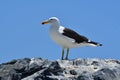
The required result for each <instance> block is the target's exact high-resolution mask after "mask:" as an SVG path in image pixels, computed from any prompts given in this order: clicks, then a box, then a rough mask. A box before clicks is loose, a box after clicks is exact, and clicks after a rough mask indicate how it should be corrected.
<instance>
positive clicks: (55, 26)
mask: <svg viewBox="0 0 120 80" xmlns="http://www.w3.org/2000/svg"><path fill="white" fill-rule="evenodd" d="M59 27H60V24H59V23H54V24H51V28H54V29H59Z"/></svg>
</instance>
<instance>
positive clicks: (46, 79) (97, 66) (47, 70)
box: [0, 58, 120, 80]
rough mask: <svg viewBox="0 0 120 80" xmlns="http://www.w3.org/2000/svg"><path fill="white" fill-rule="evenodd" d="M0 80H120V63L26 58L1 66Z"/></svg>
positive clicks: (114, 61)
mask: <svg viewBox="0 0 120 80" xmlns="http://www.w3.org/2000/svg"><path fill="white" fill-rule="evenodd" d="M0 80H120V61H118V60H112V59H106V60H103V59H80V58H79V59H75V60H57V61H50V60H47V59H42V58H32V59H29V58H24V59H18V60H13V61H10V62H8V63H3V64H0Z"/></svg>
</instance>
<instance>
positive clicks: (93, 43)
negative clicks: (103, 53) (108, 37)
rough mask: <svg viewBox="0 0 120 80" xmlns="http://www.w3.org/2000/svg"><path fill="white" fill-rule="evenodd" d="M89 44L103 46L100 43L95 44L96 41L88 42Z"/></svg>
mask: <svg viewBox="0 0 120 80" xmlns="http://www.w3.org/2000/svg"><path fill="white" fill-rule="evenodd" d="M88 43H89V44H91V45H93V46H102V44H100V43H98V42H94V41H88Z"/></svg>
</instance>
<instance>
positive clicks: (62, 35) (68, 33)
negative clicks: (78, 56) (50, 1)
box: [41, 17, 102, 60]
mask: <svg viewBox="0 0 120 80" xmlns="http://www.w3.org/2000/svg"><path fill="white" fill-rule="evenodd" d="M41 24H43V25H44V24H50V29H49V32H50V36H51V38H52V39H53V41H54V42H56V43H57V44H58V45H60V46H61V47H62V57H61V59H62V60H68V53H69V49H70V48H74V47H79V46H102V44H100V43H98V42H94V41H91V40H89V39H88V38H87V37H85V36H83V35H80V34H78V33H77V32H75V31H74V30H71V29H69V28H65V27H63V26H61V25H60V21H59V19H58V18H57V17H51V18H49V19H48V20H45V21H43V22H42V23H41ZM65 50H66V52H67V53H66V57H65V58H64V51H65Z"/></svg>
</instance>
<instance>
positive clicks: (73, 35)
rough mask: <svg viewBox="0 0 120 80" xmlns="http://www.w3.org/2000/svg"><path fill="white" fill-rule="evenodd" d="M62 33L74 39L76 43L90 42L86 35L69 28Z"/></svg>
mask: <svg viewBox="0 0 120 80" xmlns="http://www.w3.org/2000/svg"><path fill="white" fill-rule="evenodd" d="M62 34H63V35H65V36H67V37H70V38H72V39H74V40H75V42H76V43H82V42H88V39H87V38H86V37H85V36H82V35H80V34H78V33H76V32H75V31H73V30H71V29H68V28H65V29H64V30H63V33H62Z"/></svg>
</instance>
